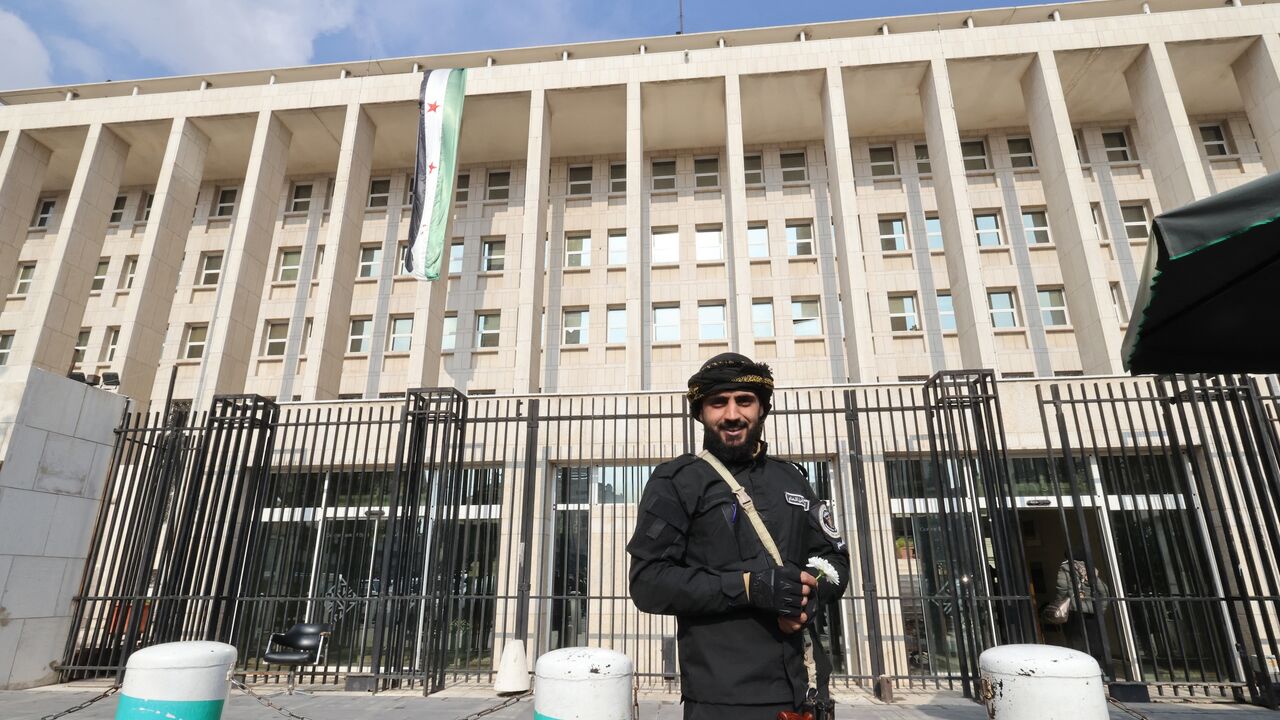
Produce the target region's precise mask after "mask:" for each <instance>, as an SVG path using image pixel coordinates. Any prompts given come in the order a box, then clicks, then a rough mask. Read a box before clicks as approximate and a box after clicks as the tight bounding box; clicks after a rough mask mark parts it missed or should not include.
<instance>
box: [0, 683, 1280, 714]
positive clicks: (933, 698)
mask: <svg viewBox="0 0 1280 720" xmlns="http://www.w3.org/2000/svg"><path fill="white" fill-rule="evenodd" d="M101 689H102V687H101V686H97V687H96V688H86V686H84V685H60V686H54V687H51V688H40V689H36V690H22V691H7V692H0V720H39V719H40V718H42V717H44V716H45V715H49V714H52V713H56V712H58V711H60V710H63V709H65V708H67V707H70V706H72V705H76V704H78V703H80V702H83V701H85V700H88V699H89V698H91V697H93V696H95V695H97V694H98V692H100V691H101ZM270 699H271V701H272V702H275V703H278V704H279V705H281V706H283V707H286V708H288V709H289V710H291V711H292V712H294V713H297V714H298V715H301V716H304V717H306V718H310V719H311V720H354V719H360V718H377V720H410V719H413V720H420V719H429V720H455V719H457V718H465V717H467V716H468V715H470V714H472V713H475V712H477V711H481V710H484V709H486V708H491V707H493V706H495V705H498V704H499V703H501V702H502V700H501V699H499V698H495V697H494V696H493V695H492V693H486V692H484V691H481V690H478V689H463V690H452V691H446V692H444V693H440V694H437V695H432V696H431V697H426V698H424V697H422V696H421V695H419V694H416V693H413V694H389V693H382V694H379V695H377V696H370V695H368V694H365V693H345V692H321V693H318V694H317V695H315V696H306V695H294V696H292V697H289V696H283V695H277V696H272V697H271V698H270ZM838 699H839V701H840V703H841V704H840V706H838V707H837V708H836V715H837V717H839V718H840V720H855V719H856V720H986V717H987V714H986V711H985V709H984V708H983V707H982V706H980V705H977V704H975V703H973V702H970V701H968V700H965V699H964V698H963V697H960V696H959V695H958V694H953V693H938V694H924V693H920V694H912V695H909V696H906V697H904V698H899V702H896V703H894V704H892V705H886V704H883V703H880V702H877V701H875V700H872V699H871V698H869V697H867V696H865V695H846V696H842V697H840V698H838ZM1130 707H1131V708H1133V709H1134V710H1136V711H1138V712H1139V713H1141V714H1143V715H1145V716H1146V717H1148V718H1150V719H1151V720H1280V713H1276V712H1272V711H1270V710H1265V709H1262V708H1257V707H1250V706H1246V705H1224V704H1208V703H1158V704H1149V705H1131V706H1130ZM115 711H116V704H115V698H108V699H107V700H105V701H103V702H100V703H97V704H96V705H93V706H91V707H89V708H88V709H86V710H83V711H81V712H78V713H76V714H74V715H70V716H68V720H90V719H95V720H109V719H110V718H114V717H115ZM280 717H281V716H280V715H277V714H276V713H274V712H272V711H271V710H269V709H267V708H265V707H263V706H261V705H259V704H258V703H257V702H255V701H254V700H253V699H252V698H250V697H248V696H246V695H244V694H243V693H241V692H240V691H233V692H232V696H231V698H230V700H229V701H228V703H227V708H226V711H225V712H224V713H223V720H272V719H273V718H280ZM485 717H486V718H488V719H489V720H531V719H532V718H533V701H532V699H530V698H525V699H523V700H521V701H519V702H517V703H515V704H513V705H511V706H508V707H505V708H502V709H500V710H497V711H496V712H493V713H490V714H487V715H485ZM680 717H681V709H680V704H679V700H678V698H675V697H672V696H667V695H649V696H645V695H642V696H641V700H640V720H679V718H680ZM1111 720H1135V719H1134V718H1132V717H1131V716H1129V715H1126V714H1125V713H1123V712H1121V711H1120V710H1118V709H1115V708H1113V709H1112V712H1111Z"/></svg>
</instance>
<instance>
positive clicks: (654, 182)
mask: <svg viewBox="0 0 1280 720" xmlns="http://www.w3.org/2000/svg"><path fill="white" fill-rule="evenodd" d="M659 165H661V166H663V168H664V170H665V168H666V166H667V165H670V166H671V173H670V174H667V173H665V172H664V173H662V174H659V173H658V166H659ZM678 174H679V168H678V167H676V160H675V158H651V159H650V160H649V176H650V177H649V189H650V191H651V192H659V193H660V192H674V191H675V189H676V176H677V175H678ZM668 182H670V186H668V184H667V183H668Z"/></svg>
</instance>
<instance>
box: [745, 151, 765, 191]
mask: <svg viewBox="0 0 1280 720" xmlns="http://www.w3.org/2000/svg"><path fill="white" fill-rule="evenodd" d="M742 168H743V173H742V176H743V180H745V181H746V183H747V185H763V184H764V163H763V162H762V161H761V159H760V153H755V154H752V155H743V156H742Z"/></svg>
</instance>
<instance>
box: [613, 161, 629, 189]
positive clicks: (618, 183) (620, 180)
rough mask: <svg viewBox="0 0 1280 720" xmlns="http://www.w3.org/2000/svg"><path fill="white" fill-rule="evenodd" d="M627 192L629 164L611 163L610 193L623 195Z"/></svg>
mask: <svg viewBox="0 0 1280 720" xmlns="http://www.w3.org/2000/svg"><path fill="white" fill-rule="evenodd" d="M626 191H627V164H626V163H624V162H616V163H609V192H610V193H618V194H622V193H624V192H626Z"/></svg>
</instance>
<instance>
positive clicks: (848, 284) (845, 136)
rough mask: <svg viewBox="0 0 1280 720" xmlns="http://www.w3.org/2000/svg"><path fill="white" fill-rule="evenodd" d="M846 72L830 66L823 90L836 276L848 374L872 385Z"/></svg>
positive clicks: (872, 351)
mask: <svg viewBox="0 0 1280 720" xmlns="http://www.w3.org/2000/svg"><path fill="white" fill-rule="evenodd" d="M841 72H842V71H841V70H840V68H839V67H828V68H827V71H826V82H824V83H823V86H822V124H823V150H824V153H825V154H826V156H827V158H826V160H827V187H828V188H829V189H830V194H831V218H832V220H833V221H834V224H835V229H836V236H835V244H836V248H835V253H836V257H837V263H836V277H837V281H838V282H839V284H840V296H841V303H840V312H841V313H842V314H843V316H844V337H843V338H842V340H843V342H844V354H845V363H846V364H845V367H846V373H847V374H848V379H849V380H850V381H852V382H872V381H874V380H876V379H877V376H876V360H875V346H874V344H873V342H874V340H873V339H872V336H871V303H870V299H869V298H868V297H867V270H866V262H865V261H864V259H863V247H862V231H861V227H862V226H861V223H859V222H858V201H857V198H856V191H855V190H854V184H853V151H852V150H851V149H850V147H849V116H848V113H847V111H846V110H845V104H844V75H842V74H841ZM832 329H834V328H832ZM830 334H834V333H830ZM833 351H834V349H833Z"/></svg>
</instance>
